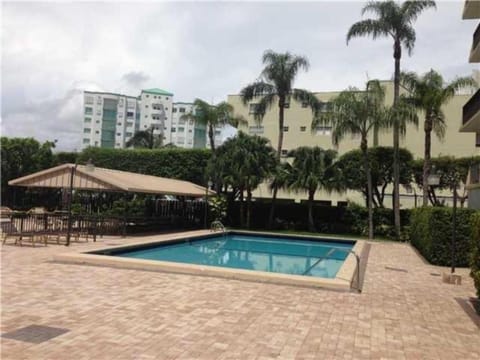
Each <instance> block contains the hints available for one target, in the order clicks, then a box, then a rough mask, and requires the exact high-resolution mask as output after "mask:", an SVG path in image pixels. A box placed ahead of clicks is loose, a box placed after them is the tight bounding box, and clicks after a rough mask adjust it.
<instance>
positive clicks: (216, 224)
mask: <svg viewBox="0 0 480 360" xmlns="http://www.w3.org/2000/svg"><path fill="white" fill-rule="evenodd" d="M210 231H221V232H223V234H224V235H226V233H227V230H226V229H225V226H224V225H223V224H222V223H221V222H220V221H218V220H215V221H214V222H212V224H211V225H210Z"/></svg>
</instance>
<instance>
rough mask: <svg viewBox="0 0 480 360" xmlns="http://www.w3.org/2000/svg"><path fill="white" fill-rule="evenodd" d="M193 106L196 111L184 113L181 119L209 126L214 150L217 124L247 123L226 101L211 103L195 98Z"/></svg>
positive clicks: (235, 125)
mask: <svg viewBox="0 0 480 360" xmlns="http://www.w3.org/2000/svg"><path fill="white" fill-rule="evenodd" d="M193 107H194V109H195V111H194V113H190V114H185V115H182V116H181V117H180V119H182V120H194V121H195V122H196V123H198V124H202V125H205V126H206V127H207V129H208V139H209V141H210V148H211V149H212V152H215V128H216V127H217V126H221V125H227V124H228V125H232V126H234V127H237V126H238V125H239V124H241V123H246V120H245V119H244V118H243V117H241V116H235V115H234V114H233V106H232V105H230V104H229V103H227V102H225V101H222V102H220V103H218V104H216V105H210V104H209V103H207V102H206V101H204V100H201V99H195V101H194V102H193Z"/></svg>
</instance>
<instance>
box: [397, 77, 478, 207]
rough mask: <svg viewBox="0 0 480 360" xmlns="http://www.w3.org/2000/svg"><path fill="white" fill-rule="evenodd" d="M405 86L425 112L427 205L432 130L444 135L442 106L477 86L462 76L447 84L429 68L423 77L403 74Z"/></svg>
mask: <svg viewBox="0 0 480 360" xmlns="http://www.w3.org/2000/svg"><path fill="white" fill-rule="evenodd" d="M400 80H401V83H402V85H403V86H404V87H405V88H406V89H407V90H408V91H409V92H410V96H411V98H410V100H411V101H412V103H413V105H414V106H415V107H416V108H417V109H419V110H421V111H422V112H423V113H424V114H425V120H424V122H423V129H424V131H425V148H424V160H423V179H422V180H423V206H427V205H428V181H427V180H428V175H429V174H430V158H431V147H432V140H431V137H432V131H433V132H434V133H435V135H436V136H437V137H438V138H439V139H443V137H444V136H445V128H446V126H447V124H446V122H445V120H446V119H445V114H444V113H443V111H442V106H443V105H444V104H445V103H447V102H448V101H449V100H450V99H452V98H453V96H454V95H455V93H456V92H457V91H458V90H460V89H462V88H467V87H473V86H476V82H475V80H474V79H473V78H472V77H460V78H457V79H455V80H453V81H452V82H450V83H446V82H445V81H444V79H443V77H442V75H440V74H439V73H438V72H436V71H435V70H430V71H429V72H427V73H426V74H424V75H423V76H418V75H417V74H415V73H413V72H406V73H402V74H401V75H400Z"/></svg>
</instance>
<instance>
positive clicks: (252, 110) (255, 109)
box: [248, 104, 260, 115]
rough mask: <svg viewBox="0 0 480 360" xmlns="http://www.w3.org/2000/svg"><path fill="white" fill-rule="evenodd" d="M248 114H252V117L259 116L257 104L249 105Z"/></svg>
mask: <svg viewBox="0 0 480 360" xmlns="http://www.w3.org/2000/svg"><path fill="white" fill-rule="evenodd" d="M248 113H249V114H253V115H257V114H260V110H259V105H258V104H250V106H249V108H248Z"/></svg>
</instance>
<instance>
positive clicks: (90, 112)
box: [85, 106, 93, 115]
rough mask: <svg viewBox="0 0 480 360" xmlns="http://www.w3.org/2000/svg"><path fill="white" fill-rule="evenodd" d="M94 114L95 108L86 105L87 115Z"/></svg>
mask: <svg viewBox="0 0 480 360" xmlns="http://www.w3.org/2000/svg"><path fill="white" fill-rule="evenodd" d="M92 114H93V108H91V107H88V106H87V107H85V115H92Z"/></svg>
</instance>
